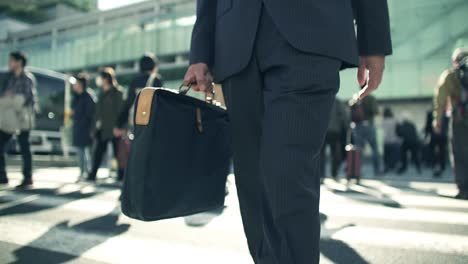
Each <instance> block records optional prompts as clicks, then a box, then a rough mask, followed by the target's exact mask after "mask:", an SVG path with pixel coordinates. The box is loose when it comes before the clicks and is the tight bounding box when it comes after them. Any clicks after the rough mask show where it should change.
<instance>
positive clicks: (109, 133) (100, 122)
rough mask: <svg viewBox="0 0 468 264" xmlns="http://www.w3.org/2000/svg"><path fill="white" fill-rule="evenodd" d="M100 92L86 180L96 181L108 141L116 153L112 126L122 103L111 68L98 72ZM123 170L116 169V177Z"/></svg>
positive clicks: (119, 178)
mask: <svg viewBox="0 0 468 264" xmlns="http://www.w3.org/2000/svg"><path fill="white" fill-rule="evenodd" d="M99 80H100V82H101V83H100V86H101V89H102V90H101V93H100V94H99V97H98V102H97V104H96V117H95V120H96V149H95V151H94V158H93V167H92V169H91V172H90V174H89V176H88V181H96V175H97V172H98V169H99V167H100V166H101V162H102V159H103V156H104V154H105V153H106V151H107V146H108V144H109V142H111V143H112V146H113V149H114V156H116V155H117V152H118V149H117V145H118V140H117V138H116V137H115V136H114V132H113V130H114V127H115V124H116V122H117V119H118V117H119V114H120V110H121V109H122V106H123V104H124V101H123V94H122V91H121V90H122V89H121V88H120V86H119V84H118V83H117V79H116V77H115V72H114V70H113V69H112V68H104V69H103V70H102V71H101V72H100V74H99ZM123 175H124V171H123V170H122V169H120V168H119V169H118V172H117V179H118V180H119V181H120V180H122V179H123Z"/></svg>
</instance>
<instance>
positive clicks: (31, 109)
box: [0, 51, 38, 188]
mask: <svg viewBox="0 0 468 264" xmlns="http://www.w3.org/2000/svg"><path fill="white" fill-rule="evenodd" d="M27 62H28V60H27V57H26V55H25V54H24V53H22V52H20V51H15V52H12V53H10V59H9V62H8V68H9V73H8V76H7V78H6V80H5V82H4V83H3V84H1V85H2V86H1V87H0V89H1V90H0V96H1V97H9V96H18V95H19V96H21V97H22V98H23V100H24V101H23V103H22V104H21V106H20V108H19V109H18V111H17V121H18V127H17V128H16V131H15V132H13V131H7V132H5V130H4V129H2V131H0V184H6V183H8V177H7V172H6V168H5V151H6V149H5V148H6V145H7V143H8V141H9V140H10V139H11V137H12V136H13V135H14V134H16V138H17V141H18V143H19V146H20V150H21V157H22V159H23V181H22V182H21V184H20V185H18V186H17V188H28V187H31V186H32V185H33V180H32V154H31V146H30V142H29V135H30V131H31V130H32V129H33V128H34V126H35V114H36V111H37V109H38V104H37V95H36V80H35V78H34V76H33V75H32V74H31V73H30V72H28V71H26V70H25V67H26V65H27ZM6 129H8V128H6Z"/></svg>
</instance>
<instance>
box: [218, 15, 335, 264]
mask: <svg viewBox="0 0 468 264" xmlns="http://www.w3.org/2000/svg"><path fill="white" fill-rule="evenodd" d="M258 27H259V28H258V32H257V36H256V43H255V48H254V51H253V54H252V58H251V61H250V62H249V64H248V65H247V67H246V68H245V69H244V70H242V71H241V72H240V73H237V74H235V75H234V76H231V77H229V78H228V79H227V80H225V81H224V82H223V90H224V93H225V97H226V103H227V107H228V111H229V115H230V120H231V126H232V135H233V150H234V164H235V175H236V186H237V192H238V196H239V204H240V209H241V215H242V221H243V225H244V231H245V234H246V237H247V241H248V246H249V250H250V253H251V255H252V257H253V259H254V261H255V263H257V264H311V263H318V262H319V256H320V248H319V241H320V219H319V200H320V169H319V165H320V155H319V153H320V149H321V146H322V144H323V141H324V138H325V133H326V130H327V127H328V124H329V119H330V112H331V108H332V106H333V103H334V100H335V96H336V92H337V91H338V88H339V69H340V67H341V62H340V61H339V60H336V59H333V58H327V57H323V56H318V55H314V54H310V53H303V52H301V51H299V50H297V49H295V48H294V47H292V46H291V45H290V44H289V43H288V42H287V41H286V40H285V39H284V37H283V36H282V35H281V34H280V33H279V31H278V30H277V28H276V26H275V25H274V23H273V21H272V20H271V18H270V16H269V15H268V13H267V12H266V11H265V9H264V10H263V14H262V18H261V19H260V22H259V25H258ZM311 37H314V36H311ZM316 37H317V41H320V37H319V36H316Z"/></svg>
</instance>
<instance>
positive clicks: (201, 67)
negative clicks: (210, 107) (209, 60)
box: [184, 63, 213, 93]
mask: <svg viewBox="0 0 468 264" xmlns="http://www.w3.org/2000/svg"><path fill="white" fill-rule="evenodd" d="M190 84H191V85H192V89H193V90H194V91H202V92H205V93H212V91H213V76H212V75H211V73H210V70H209V68H208V65H206V64H205V63H195V64H192V65H190V67H189V68H188V70H187V73H186V74H185V77H184V85H185V86H189V85H190Z"/></svg>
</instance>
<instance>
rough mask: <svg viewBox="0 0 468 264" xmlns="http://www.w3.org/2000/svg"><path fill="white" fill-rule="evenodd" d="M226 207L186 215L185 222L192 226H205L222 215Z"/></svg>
mask: <svg viewBox="0 0 468 264" xmlns="http://www.w3.org/2000/svg"><path fill="white" fill-rule="evenodd" d="M225 208H226V207H225V206H223V207H220V208H218V209H215V210H211V211H207V212H203V213H199V214H194V215H190V216H186V217H184V222H185V224H186V225H187V226H190V227H204V226H206V225H208V224H209V223H211V221H213V220H214V219H215V218H216V217H218V216H220V215H221V214H222V213H223V212H224V209H225Z"/></svg>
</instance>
